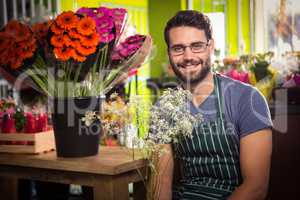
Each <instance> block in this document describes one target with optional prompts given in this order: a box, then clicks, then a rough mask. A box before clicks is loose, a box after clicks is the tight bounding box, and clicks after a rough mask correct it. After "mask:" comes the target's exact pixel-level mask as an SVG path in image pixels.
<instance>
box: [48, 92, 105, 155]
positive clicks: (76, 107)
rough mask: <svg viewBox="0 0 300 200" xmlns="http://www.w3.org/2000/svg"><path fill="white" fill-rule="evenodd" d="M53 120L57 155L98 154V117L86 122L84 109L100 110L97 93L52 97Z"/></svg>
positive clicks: (99, 126) (99, 128) (99, 124)
mask: <svg viewBox="0 0 300 200" xmlns="http://www.w3.org/2000/svg"><path fill="white" fill-rule="evenodd" d="M53 106H54V109H53V114H52V122H53V129H54V136H55V145H56V153H57V156H58V157H85V156H93V155H96V154H98V150H99V140H100V133H101V123H100V121H95V122H93V124H91V125H90V126H88V127H87V126H86V125H85V123H84V122H83V121H82V118H83V117H84V116H85V112H86V111H96V112H100V107H101V98H100V97H74V98H61V99H59V98H56V99H54V100H53Z"/></svg>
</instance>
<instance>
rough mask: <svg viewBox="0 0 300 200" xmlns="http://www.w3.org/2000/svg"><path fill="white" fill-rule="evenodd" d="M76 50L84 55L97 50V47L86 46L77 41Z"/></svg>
mask: <svg viewBox="0 0 300 200" xmlns="http://www.w3.org/2000/svg"><path fill="white" fill-rule="evenodd" d="M76 51H77V52H78V53H80V54H81V55H83V56H88V55H90V54H92V53H94V52H95V51H96V47H95V46H92V47H84V46H82V45H81V44H79V43H77V45H76Z"/></svg>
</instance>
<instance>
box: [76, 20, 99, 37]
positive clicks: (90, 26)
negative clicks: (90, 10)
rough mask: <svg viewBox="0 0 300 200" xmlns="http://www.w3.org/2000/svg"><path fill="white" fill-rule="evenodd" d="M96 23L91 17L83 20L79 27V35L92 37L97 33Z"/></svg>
mask: <svg viewBox="0 0 300 200" xmlns="http://www.w3.org/2000/svg"><path fill="white" fill-rule="evenodd" d="M95 28H96V23H95V21H94V20H93V18H91V17H84V18H82V19H81V20H80V21H79V23H78V26H77V31H78V33H80V34H82V35H91V34H93V33H95V32H96V30H95Z"/></svg>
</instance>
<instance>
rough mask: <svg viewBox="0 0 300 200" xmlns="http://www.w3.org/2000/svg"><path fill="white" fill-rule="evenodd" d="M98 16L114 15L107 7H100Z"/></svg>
mask: <svg viewBox="0 0 300 200" xmlns="http://www.w3.org/2000/svg"><path fill="white" fill-rule="evenodd" d="M96 13H97V14H96V16H97V18H98V19H100V18H102V17H110V16H111V15H112V11H111V10H110V9H109V8H106V7H99V8H97V12H96Z"/></svg>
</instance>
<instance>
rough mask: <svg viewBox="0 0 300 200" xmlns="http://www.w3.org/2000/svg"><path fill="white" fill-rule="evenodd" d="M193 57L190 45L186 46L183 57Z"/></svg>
mask: <svg viewBox="0 0 300 200" xmlns="http://www.w3.org/2000/svg"><path fill="white" fill-rule="evenodd" d="M192 57H193V52H192V50H191V48H190V47H186V48H185V50H184V52H183V58H184V59H185V60H190V59H191V58H192Z"/></svg>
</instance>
